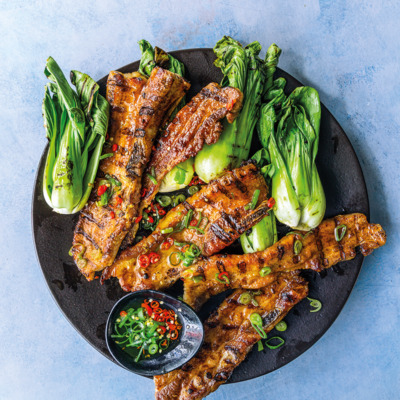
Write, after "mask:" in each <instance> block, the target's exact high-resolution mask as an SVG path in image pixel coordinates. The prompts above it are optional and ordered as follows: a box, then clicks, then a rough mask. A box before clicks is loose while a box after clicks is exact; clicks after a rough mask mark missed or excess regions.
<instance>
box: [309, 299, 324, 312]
mask: <svg viewBox="0 0 400 400" xmlns="http://www.w3.org/2000/svg"><path fill="white" fill-rule="evenodd" d="M307 299H308V300H309V301H310V306H311V307H314V310H310V312H318V311H319V310H320V309H321V308H322V303H321V302H320V301H319V300H317V299H312V298H311V297H307Z"/></svg>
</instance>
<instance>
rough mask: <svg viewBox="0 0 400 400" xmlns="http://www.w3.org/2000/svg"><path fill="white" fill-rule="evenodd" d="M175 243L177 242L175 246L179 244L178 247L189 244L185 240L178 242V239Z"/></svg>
mask: <svg viewBox="0 0 400 400" xmlns="http://www.w3.org/2000/svg"><path fill="white" fill-rule="evenodd" d="M174 244H175V246H177V247H183V246H186V245H187V243H185V242H177V241H176V240H175V242H174Z"/></svg>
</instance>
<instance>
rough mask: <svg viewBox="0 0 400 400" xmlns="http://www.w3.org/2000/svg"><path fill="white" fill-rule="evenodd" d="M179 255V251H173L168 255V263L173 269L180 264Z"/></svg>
mask: <svg viewBox="0 0 400 400" xmlns="http://www.w3.org/2000/svg"><path fill="white" fill-rule="evenodd" d="M180 254H181V253H180V252H179V251H174V252H172V253H171V254H170V255H169V257H168V261H169V263H170V264H171V265H172V266H173V267H176V266H177V265H179V264H180V263H181V262H182V259H181V257H180Z"/></svg>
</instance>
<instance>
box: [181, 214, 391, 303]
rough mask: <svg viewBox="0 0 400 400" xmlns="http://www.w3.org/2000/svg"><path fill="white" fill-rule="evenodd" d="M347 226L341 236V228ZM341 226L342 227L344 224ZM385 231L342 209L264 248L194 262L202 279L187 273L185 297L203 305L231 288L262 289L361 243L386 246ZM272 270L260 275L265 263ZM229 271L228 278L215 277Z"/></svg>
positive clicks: (348, 253)
mask: <svg viewBox="0 0 400 400" xmlns="http://www.w3.org/2000/svg"><path fill="white" fill-rule="evenodd" d="M343 226H345V227H346V228H345V229H346V231H345V234H344V236H343V238H342V239H341V240H340V241H337V237H335V229H336V233H338V234H340V232H343V231H342V229H344V228H343ZM341 227H342V228H341ZM385 242H386V234H385V231H384V230H383V229H382V227H381V226H380V225H378V224H369V223H368V221H367V218H366V217H365V215H363V214H348V215H338V216H337V217H335V218H331V219H327V220H325V221H323V222H322V223H321V224H320V225H319V226H318V227H317V228H315V229H314V230H313V231H310V232H309V233H304V232H303V233H302V232H297V234H291V235H287V236H285V237H283V238H282V239H280V240H279V241H278V242H277V243H275V244H274V245H272V246H271V247H269V248H267V249H266V250H264V251H261V252H257V253H252V254H244V255H215V256H212V257H209V258H204V259H202V260H199V261H198V262H197V263H196V265H193V266H192V268H193V269H194V270H195V273H196V275H202V276H203V280H201V281H198V282H197V283H195V282H194V281H193V280H191V279H185V287H184V288H185V291H184V296H183V297H184V300H185V302H186V303H188V304H190V305H191V306H192V307H194V308H195V309H199V308H200V307H201V305H202V304H204V302H205V301H207V300H208V299H209V298H210V297H211V296H213V295H216V294H218V293H220V292H223V291H224V290H226V289H230V288H232V289H236V288H245V289H259V288H262V287H264V286H266V285H268V284H269V283H270V282H271V281H273V280H274V279H275V274H276V273H277V272H283V271H293V270H298V269H312V270H314V271H322V270H323V269H326V268H329V267H331V266H333V265H335V264H337V263H338V262H341V261H346V260H351V259H353V258H354V257H355V256H356V247H359V248H360V250H361V253H362V254H363V255H365V256H366V255H368V254H370V253H371V252H372V251H373V250H374V249H376V248H378V247H380V246H383V245H384V244H385ZM265 267H268V268H269V269H270V273H269V274H267V275H265V276H264V277H262V276H260V273H261V270H262V268H265ZM223 271H226V272H227V273H228V276H229V284H222V283H220V282H218V280H217V279H215V276H216V275H218V274H219V273H221V272H223Z"/></svg>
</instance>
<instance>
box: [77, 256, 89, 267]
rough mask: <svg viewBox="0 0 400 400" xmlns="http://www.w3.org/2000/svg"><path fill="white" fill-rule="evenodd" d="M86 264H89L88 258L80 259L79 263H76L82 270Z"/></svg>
mask: <svg viewBox="0 0 400 400" xmlns="http://www.w3.org/2000/svg"><path fill="white" fill-rule="evenodd" d="M86 264H87V260H86V258H79V259H78V261H77V262H76V265H77V266H78V267H79V268H81V269H82V268H85V267H86Z"/></svg>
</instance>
